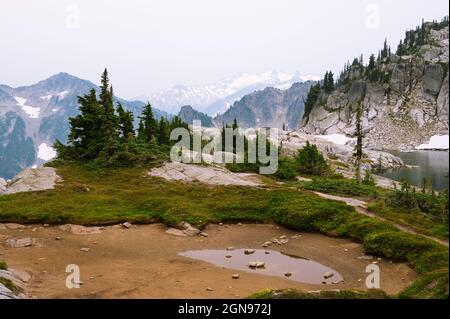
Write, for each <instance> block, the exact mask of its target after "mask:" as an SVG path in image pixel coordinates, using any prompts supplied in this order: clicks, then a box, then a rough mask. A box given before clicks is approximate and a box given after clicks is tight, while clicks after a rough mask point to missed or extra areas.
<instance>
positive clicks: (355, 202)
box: [314, 192, 449, 247]
mask: <svg viewBox="0 0 450 319" xmlns="http://www.w3.org/2000/svg"><path fill="white" fill-rule="evenodd" d="M314 194H316V195H318V196H320V197H322V198H326V199H331V200H335V201H339V202H344V203H346V204H347V205H349V206H353V207H355V209H356V211H357V212H358V213H360V214H362V215H366V216H369V217H373V218H377V219H379V220H382V221H385V222H388V223H390V224H392V225H394V226H395V227H397V228H398V229H400V230H402V231H404V232H405V233H409V234H413V235H418V236H422V237H425V238H428V239H430V240H432V241H434V242H436V243H438V244H441V245H444V246H446V247H448V246H449V245H448V240H442V239H439V238H436V237H433V236H428V235H424V234H421V233H419V232H417V231H415V230H414V229H412V228H410V227H407V226H403V225H400V224H398V223H395V222H392V221H390V220H388V219H386V218H383V217H381V216H378V215H377V214H375V213H372V212H370V211H368V210H367V206H368V205H367V203H366V202H364V201H362V200H359V199H355V198H351V197H342V196H336V195H330V194H324V193H321V192H314Z"/></svg>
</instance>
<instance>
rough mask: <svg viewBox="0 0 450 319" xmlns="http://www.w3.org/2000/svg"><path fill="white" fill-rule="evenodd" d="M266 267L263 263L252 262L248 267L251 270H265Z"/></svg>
mask: <svg viewBox="0 0 450 319" xmlns="http://www.w3.org/2000/svg"><path fill="white" fill-rule="evenodd" d="M265 265H266V264H265V263H264V262H262V261H251V262H249V263H248V267H250V268H264V266H265Z"/></svg>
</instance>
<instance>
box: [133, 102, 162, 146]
mask: <svg viewBox="0 0 450 319" xmlns="http://www.w3.org/2000/svg"><path fill="white" fill-rule="evenodd" d="M139 119H140V122H139V129H138V139H139V140H140V141H142V142H145V143H148V142H150V141H151V140H153V139H157V137H158V122H156V119H155V116H154V115H153V110H152V106H151V105H150V103H147V105H146V106H144V109H143V111H142V115H141V116H140V117H139Z"/></svg>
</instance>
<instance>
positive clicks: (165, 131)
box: [158, 117, 170, 145]
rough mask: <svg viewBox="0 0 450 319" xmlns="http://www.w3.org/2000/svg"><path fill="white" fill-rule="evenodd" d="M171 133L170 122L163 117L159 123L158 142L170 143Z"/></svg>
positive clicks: (162, 143) (161, 143)
mask: <svg viewBox="0 0 450 319" xmlns="http://www.w3.org/2000/svg"><path fill="white" fill-rule="evenodd" d="M169 134H170V132H169V123H168V122H167V120H166V119H165V118H164V117H161V118H160V120H159V124H158V143H159V144H160V145H168V144H169Z"/></svg>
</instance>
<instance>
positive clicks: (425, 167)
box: [381, 151, 449, 190]
mask: <svg viewBox="0 0 450 319" xmlns="http://www.w3.org/2000/svg"><path fill="white" fill-rule="evenodd" d="M391 153H392V154H394V155H396V156H398V157H400V158H401V159H402V160H403V161H404V162H405V164H408V165H415V166H418V167H413V168H407V167H402V168H399V169H391V170H387V171H386V172H384V173H382V174H381V175H382V176H385V177H388V178H391V179H393V180H396V181H400V180H402V179H404V180H406V181H407V182H409V183H410V184H412V185H417V186H420V185H421V184H422V181H423V178H424V177H426V178H428V179H431V180H432V183H433V188H434V189H436V190H441V189H445V188H448V166H449V165H448V160H449V156H448V155H449V154H448V151H414V152H404V153H403V152H394V151H392V152H391Z"/></svg>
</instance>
